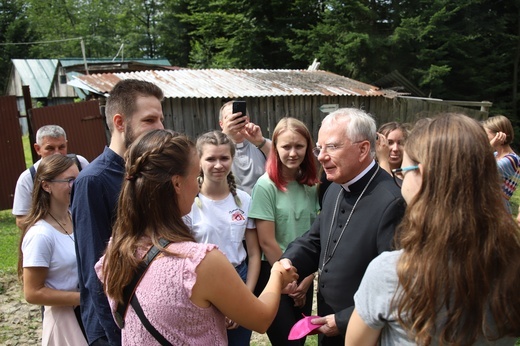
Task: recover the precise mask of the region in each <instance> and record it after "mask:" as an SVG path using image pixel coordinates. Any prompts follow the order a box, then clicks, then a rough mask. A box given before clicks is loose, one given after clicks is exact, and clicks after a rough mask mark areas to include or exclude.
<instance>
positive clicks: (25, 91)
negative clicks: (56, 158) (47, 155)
mask: <svg viewBox="0 0 520 346" xmlns="http://www.w3.org/2000/svg"><path fill="white" fill-rule="evenodd" d="M22 95H23V103H24V105H25V117H26V118H27V132H29V145H30V146H31V157H32V162H33V163H35V162H36V161H38V153H36V150H34V145H33V144H34V143H36V135H35V132H34V130H33V126H32V101H31V89H30V87H29V86H28V85H22Z"/></svg>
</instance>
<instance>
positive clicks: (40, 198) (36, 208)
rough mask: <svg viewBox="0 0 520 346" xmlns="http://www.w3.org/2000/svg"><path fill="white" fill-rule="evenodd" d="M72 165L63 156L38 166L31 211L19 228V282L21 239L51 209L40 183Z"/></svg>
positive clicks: (21, 267) (20, 275)
mask: <svg viewBox="0 0 520 346" xmlns="http://www.w3.org/2000/svg"><path fill="white" fill-rule="evenodd" d="M73 164H74V160H73V159H72V158H70V157H67V156H64V155H51V156H47V157H44V158H43V159H42V160H41V161H40V164H39V165H38V169H37V170H36V176H35V178H34V186H33V192H32V201H31V209H30V210H29V214H27V216H26V217H25V218H24V219H23V220H22V223H21V226H20V229H21V231H22V232H21V237H20V244H19V250H18V278H19V279H20V280H21V279H22V277H23V253H22V242H23V238H24V237H25V235H26V234H27V231H28V230H29V228H31V227H32V226H33V225H34V224H35V223H36V222H37V221H39V220H41V219H43V218H44V217H45V216H47V213H48V212H49V209H50V207H51V194H50V193H49V192H47V191H45V190H44V189H43V187H42V183H43V182H44V181H50V180H53V179H56V177H57V176H58V175H60V174H61V173H63V172H65V171H66V170H67V169H69V168H70V167H71V166H72V165H73Z"/></svg>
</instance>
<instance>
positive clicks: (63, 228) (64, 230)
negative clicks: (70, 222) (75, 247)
mask: <svg viewBox="0 0 520 346" xmlns="http://www.w3.org/2000/svg"><path fill="white" fill-rule="evenodd" d="M47 214H49V215H50V217H52V219H53V220H54V221H56V223H57V224H58V225H59V226H60V227H61V229H62V230H63V232H65V234H66V235H68V236H69V238H70V239H71V240H72V241H73V242H76V241H75V240H74V238H72V236H71V235H70V233H69V232H67V230H66V229H65V227H64V226H66V225H67V224H65V225H62V224H61V223H60V222H59V221H58V219H56V218H55V217H54V216H53V215H52V214H51V213H50V212H48V213H47ZM67 215H69V219H70V214H69V213H67Z"/></svg>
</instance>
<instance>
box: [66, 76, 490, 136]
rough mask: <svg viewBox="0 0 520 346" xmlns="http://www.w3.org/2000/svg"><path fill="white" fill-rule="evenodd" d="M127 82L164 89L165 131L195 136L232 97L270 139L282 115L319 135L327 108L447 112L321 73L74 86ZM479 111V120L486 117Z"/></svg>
mask: <svg viewBox="0 0 520 346" xmlns="http://www.w3.org/2000/svg"><path fill="white" fill-rule="evenodd" d="M123 79H139V80H146V81H149V82H152V83H154V84H156V85H158V86H159V87H160V88H161V89H162V90H163V92H164V94H165V100H164V102H163V111H164V115H165V127H167V128H170V129H175V130H176V131H180V132H184V133H186V134H188V135H190V136H192V137H193V138H195V137H197V136H198V135H200V134H201V133H204V132H206V131H209V130H213V129H218V128H220V127H219V123H218V115H219V109H220V107H221V105H222V104H223V103H224V102H226V101H228V100H230V99H244V100H246V101H247V108H248V113H249V115H250V118H251V121H253V122H254V123H256V124H258V125H260V127H261V128H262V130H263V132H264V135H266V136H270V134H271V133H272V131H273V129H274V127H275V125H276V123H277V122H278V121H279V120H280V119H281V118H282V117H285V116H292V117H295V118H298V119H300V120H302V121H303V122H304V123H305V124H307V126H308V127H309V129H310V130H311V131H312V133H313V136H315V137H316V136H317V133H318V129H319V125H320V123H321V120H322V119H323V117H324V116H325V115H326V114H325V113H323V112H322V111H320V107H321V109H324V106H325V108H327V109H331V108H332V109H334V107H339V108H342V107H356V108H362V109H365V110H366V111H368V112H369V113H371V114H372V115H373V116H374V117H375V118H376V121H377V122H378V124H382V123H384V122H387V121H392V120H400V121H412V120H414V119H415V118H416V117H418V116H425V115H431V114H430V113H433V112H438V111H440V110H446V109H442V107H441V106H440V105H439V104H436V105H430V104H428V103H427V102H425V101H424V100H410V99H401V98H399V96H401V95H403V94H400V93H398V92H396V91H393V90H382V89H380V88H378V87H376V86H373V85H370V84H366V83H362V82H359V81H356V80H353V79H350V78H347V77H343V76H340V75H336V74H334V73H330V72H327V71H319V70H262V69H255V70H238V69H226V70H222V69H205V70H191V69H179V70H174V71H139V72H130V73H106V74H92V75H88V76H87V75H84V76H78V77H77V78H76V79H74V80H72V81H71V82H69V85H72V86H74V87H77V88H82V89H84V90H88V91H89V92H91V93H96V94H99V95H103V96H107V95H108V93H109V92H110V90H112V88H113V87H114V85H115V84H116V83H117V82H119V81H120V80H123ZM432 107H433V108H435V109H433V108H432ZM467 110H468V112H471V111H473V110H471V109H467ZM468 112H465V113H466V114H468ZM476 112H477V113H475V114H473V116H477V117H483V116H484V115H481V114H480V113H478V111H476ZM418 114H420V115H418Z"/></svg>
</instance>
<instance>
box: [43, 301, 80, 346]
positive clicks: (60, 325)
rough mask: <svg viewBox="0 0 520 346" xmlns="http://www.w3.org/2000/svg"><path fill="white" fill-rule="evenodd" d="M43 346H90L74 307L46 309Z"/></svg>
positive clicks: (50, 307)
mask: <svg viewBox="0 0 520 346" xmlns="http://www.w3.org/2000/svg"><path fill="white" fill-rule="evenodd" d="M42 345H43V346H69V345H70V346H88V343H87V340H85V337H84V336H83V333H82V332H81V328H80V326H79V324H78V320H77V319H76V315H75V314H74V309H73V308H72V306H46V307H45V312H44V314H43V331H42Z"/></svg>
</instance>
